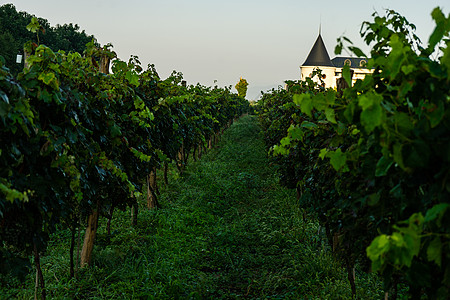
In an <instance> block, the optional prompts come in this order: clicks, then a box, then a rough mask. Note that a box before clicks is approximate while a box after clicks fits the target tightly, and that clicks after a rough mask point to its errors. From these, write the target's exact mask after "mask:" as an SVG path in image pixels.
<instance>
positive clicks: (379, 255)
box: [366, 234, 390, 272]
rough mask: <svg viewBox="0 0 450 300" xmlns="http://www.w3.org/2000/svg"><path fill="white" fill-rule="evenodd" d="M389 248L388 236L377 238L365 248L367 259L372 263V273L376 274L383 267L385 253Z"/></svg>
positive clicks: (383, 235)
mask: <svg viewBox="0 0 450 300" xmlns="http://www.w3.org/2000/svg"><path fill="white" fill-rule="evenodd" d="M389 248H390V244H389V240H388V236H387V235H385V234H382V235H379V236H377V237H376V238H375V239H373V241H372V243H370V245H369V247H367V248H366V254H367V257H369V259H370V260H371V261H372V271H373V272H377V271H379V270H381V269H382V268H383V267H384V262H385V260H386V258H385V257H386V253H387V252H388V251H389Z"/></svg>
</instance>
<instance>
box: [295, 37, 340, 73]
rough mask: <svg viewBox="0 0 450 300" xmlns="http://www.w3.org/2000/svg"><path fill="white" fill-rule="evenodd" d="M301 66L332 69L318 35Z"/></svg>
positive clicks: (325, 49)
mask: <svg viewBox="0 0 450 300" xmlns="http://www.w3.org/2000/svg"><path fill="white" fill-rule="evenodd" d="M303 66H318V67H334V65H333V63H332V62H331V60H330V56H329V55H328V52H327V48H326V47H325V44H324V42H323V40H322V36H321V35H320V33H319V36H318V37H317V40H316V42H315V43H314V46H313V47H312V49H311V51H310V52H309V55H308V57H307V58H306V60H305V62H304V63H303V65H302V67H303Z"/></svg>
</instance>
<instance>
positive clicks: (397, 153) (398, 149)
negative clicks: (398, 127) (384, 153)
mask: <svg viewBox="0 0 450 300" xmlns="http://www.w3.org/2000/svg"><path fill="white" fill-rule="evenodd" d="M393 150H394V161H395V162H396V163H397V164H398V165H399V166H400V167H401V168H402V169H405V164H404V163H403V153H402V152H403V151H402V150H403V145H402V144H398V143H397V144H394V146H393Z"/></svg>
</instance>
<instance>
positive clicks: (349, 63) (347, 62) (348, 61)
mask: <svg viewBox="0 0 450 300" xmlns="http://www.w3.org/2000/svg"><path fill="white" fill-rule="evenodd" d="M351 65H352V61H351V60H350V59H348V58H347V59H346V60H344V66H349V67H350V66H351Z"/></svg>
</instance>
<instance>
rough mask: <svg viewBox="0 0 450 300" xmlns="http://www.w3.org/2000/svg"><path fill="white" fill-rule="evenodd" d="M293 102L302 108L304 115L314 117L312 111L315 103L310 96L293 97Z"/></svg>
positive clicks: (297, 95) (299, 95) (296, 95)
mask: <svg viewBox="0 0 450 300" xmlns="http://www.w3.org/2000/svg"><path fill="white" fill-rule="evenodd" d="M293 101H294V103H295V104H297V105H298V106H300V110H301V111H302V113H304V114H306V115H308V116H309V117H312V114H311V111H312V109H313V103H312V99H311V95H310V94H295V95H294V96H293Z"/></svg>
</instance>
